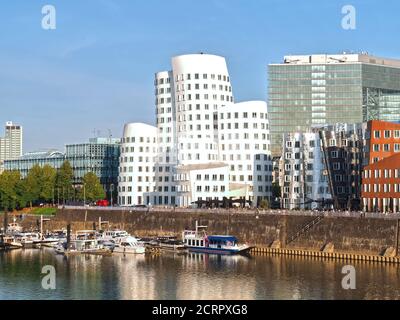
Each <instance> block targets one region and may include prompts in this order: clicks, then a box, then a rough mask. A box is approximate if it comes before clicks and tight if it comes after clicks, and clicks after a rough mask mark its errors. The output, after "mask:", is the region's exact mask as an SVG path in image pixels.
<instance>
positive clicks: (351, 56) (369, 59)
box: [270, 52, 400, 68]
mask: <svg viewBox="0 0 400 320" xmlns="http://www.w3.org/2000/svg"><path fill="white" fill-rule="evenodd" d="M341 63H349V64H350V63H367V64H375V65H381V66H388V67H395V68H400V60H399V59H391V58H382V57H377V56H373V55H369V54H368V53H366V52H363V53H346V52H344V53H342V54H311V55H288V56H285V57H284V60H283V63H277V64H273V63H272V64H270V65H282V64H290V65H304V64H341Z"/></svg>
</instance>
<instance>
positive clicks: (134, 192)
mask: <svg viewBox="0 0 400 320" xmlns="http://www.w3.org/2000/svg"><path fill="white" fill-rule="evenodd" d="M156 146H157V128H156V127H153V126H150V125H148V124H144V123H129V124H126V125H125V128H124V135H123V138H122V141H121V157H120V168H119V172H120V173H119V182H118V203H119V204H120V205H121V206H132V205H141V204H151V201H152V199H151V197H150V194H151V193H152V192H154V187H155V175H154V170H155V168H154V163H155V161H156V154H157V149H156Z"/></svg>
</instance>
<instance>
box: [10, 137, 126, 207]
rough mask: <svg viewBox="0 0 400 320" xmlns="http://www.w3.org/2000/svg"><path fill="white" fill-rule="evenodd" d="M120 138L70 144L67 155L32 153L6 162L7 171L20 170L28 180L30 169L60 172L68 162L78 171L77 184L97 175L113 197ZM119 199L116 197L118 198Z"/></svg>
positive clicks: (60, 153)
mask: <svg viewBox="0 0 400 320" xmlns="http://www.w3.org/2000/svg"><path fill="white" fill-rule="evenodd" d="M119 156H120V139H111V138H93V139H90V140H89V142H88V143H79V144H68V145H66V147H65V153H62V152H60V151H56V150H49V151H39V152H31V153H27V154H25V155H23V156H22V157H20V158H18V159H15V160H6V161H4V170H8V171H12V170H16V171H19V172H20V173H21V176H22V177H23V178H25V177H26V176H27V174H28V173H29V170H30V169H31V168H32V167H33V166H35V165H39V166H41V167H43V166H45V165H50V166H51V167H53V168H55V169H59V168H60V167H61V166H62V164H63V163H64V161H66V160H68V161H69V162H70V164H71V166H72V169H73V171H74V181H73V182H74V184H75V185H80V184H82V178H83V177H84V176H85V174H86V173H88V172H93V173H95V174H96V175H97V176H98V177H99V179H100V182H101V184H102V185H103V187H104V190H105V191H106V192H107V195H108V197H109V198H110V196H111V193H112V191H114V192H116V189H117V186H118V174H119V171H118V168H119ZM114 199H116V197H114Z"/></svg>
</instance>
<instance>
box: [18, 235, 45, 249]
mask: <svg viewBox="0 0 400 320" xmlns="http://www.w3.org/2000/svg"><path fill="white" fill-rule="evenodd" d="M40 241H41V235H40V233H37V232H24V233H18V234H16V235H15V236H14V242H13V245H15V246H21V247H24V248H33V247H34V245H35V243H36V244H39V243H40Z"/></svg>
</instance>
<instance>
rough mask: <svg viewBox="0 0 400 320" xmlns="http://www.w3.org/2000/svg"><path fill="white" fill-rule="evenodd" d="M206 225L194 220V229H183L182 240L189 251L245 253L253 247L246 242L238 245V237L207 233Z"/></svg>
mask: <svg viewBox="0 0 400 320" xmlns="http://www.w3.org/2000/svg"><path fill="white" fill-rule="evenodd" d="M206 228H207V226H199V225H198V223H197V221H196V230H185V231H184V232H183V233H182V240H183V242H184V243H185V246H186V248H188V250H189V252H194V253H211V254H228V255H229V254H245V253H248V252H249V251H250V250H251V249H252V248H253V247H250V246H248V245H246V244H242V245H239V244H238V239H237V238H236V237H234V236H229V235H207V233H206V231H205V230H206Z"/></svg>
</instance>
